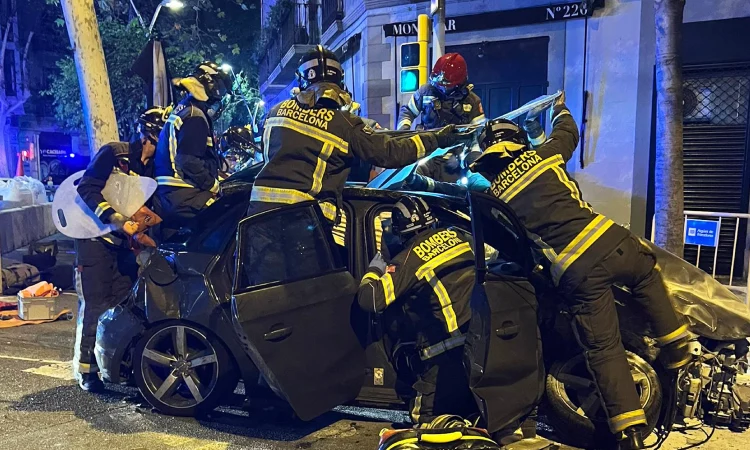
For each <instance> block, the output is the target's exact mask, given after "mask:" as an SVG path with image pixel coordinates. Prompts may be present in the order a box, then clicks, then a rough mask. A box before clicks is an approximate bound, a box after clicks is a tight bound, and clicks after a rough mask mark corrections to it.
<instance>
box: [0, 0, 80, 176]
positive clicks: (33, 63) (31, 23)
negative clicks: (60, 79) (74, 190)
mask: <svg viewBox="0 0 750 450" xmlns="http://www.w3.org/2000/svg"><path fill="white" fill-rule="evenodd" d="M26 1H27V0H23V1H19V0H0V21H2V24H3V25H2V27H3V30H5V27H6V25H7V24H10V27H11V30H10V33H9V39H8V45H7V46H6V50H5V55H4V58H5V60H4V64H3V69H4V77H3V78H4V85H3V86H2V89H4V93H5V98H6V99H7V100H8V102H9V103H11V104H12V103H13V102H16V101H17V99H18V98H20V96H21V95H22V93H23V91H24V90H28V93H30V97H29V98H28V99H27V100H26V101H25V103H24V104H23V105H22V106H21V107H20V108H18V109H17V110H15V111H14V112H13V114H11V115H9V116H8V117H7V118H6V123H5V124H4V127H5V128H4V131H5V132H4V133H3V139H4V148H5V154H4V155H0V156H2V157H4V158H5V159H6V164H7V167H8V168H9V174H10V175H11V176H13V175H14V174H15V171H16V167H17V163H18V158H19V157H20V158H22V159H23V161H24V172H25V174H26V175H29V176H33V177H35V178H38V179H41V180H44V179H46V178H47V176H49V175H52V176H53V179H54V182H55V184H58V183H60V182H62V180H64V179H65V178H67V176H68V175H70V174H72V173H74V172H76V171H77V170H81V168H85V167H86V163H87V162H88V160H89V149H88V145H87V141H86V138H85V136H84V137H83V138H81V136H80V134H79V133H77V132H73V133H70V132H66V131H64V130H61V129H60V127H59V126H58V124H57V123H56V122H55V119H54V107H53V103H52V97H50V96H46V95H42V92H43V91H46V90H47V89H49V87H50V85H49V83H50V80H49V79H50V76H51V75H52V74H54V73H55V72H56V71H57V70H58V69H57V65H56V62H57V61H58V60H59V59H60V58H62V57H63V56H65V55H66V54H69V53H70V51H69V49H68V38H67V34H66V31H65V27H64V26H59V25H58V24H57V23H56V19H58V18H60V17H61V16H62V12H61V11H60V10H59V7H58V8H56V7H54V6H53V5H52V6H51V5H46V3H45V2H44V0H28V1H29V2H30V3H24V2H26ZM22 4H25V5H26V7H20V8H19V6H22ZM30 33H33V35H32V37H31V39H30V40H29V51H28V56H27V60H26V61H25V64H26V73H25V74H24V72H23V70H22V66H23V64H24V61H23V54H24V50H25V45H26V42H27V39H28V36H29V34H30Z"/></svg>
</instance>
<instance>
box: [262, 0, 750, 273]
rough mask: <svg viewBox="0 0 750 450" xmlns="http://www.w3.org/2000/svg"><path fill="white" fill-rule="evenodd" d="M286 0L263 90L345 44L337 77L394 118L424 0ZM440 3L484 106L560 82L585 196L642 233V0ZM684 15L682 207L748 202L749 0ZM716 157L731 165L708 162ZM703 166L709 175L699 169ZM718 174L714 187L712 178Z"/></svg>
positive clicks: (646, 188)
mask: <svg viewBox="0 0 750 450" xmlns="http://www.w3.org/2000/svg"><path fill="white" fill-rule="evenodd" d="M277 1H284V0H277ZM277 1H273V0H271V1H266V0H264V4H263V8H264V13H265V14H270V12H271V10H272V9H273V8H274V4H275V3H277ZM291 3H293V9H292V11H293V12H292V13H291V14H290V15H289V18H288V20H287V22H285V23H284V25H283V26H282V27H281V30H280V36H282V37H280V39H278V41H279V42H278V44H274V45H276V46H277V47H278V49H277V50H274V51H273V52H268V53H267V58H266V61H265V66H262V67H261V78H260V79H261V83H262V86H261V93H262V95H263V96H264V99H265V100H266V102H267V103H268V104H273V103H275V102H278V101H280V100H282V99H284V98H287V97H288V95H289V92H290V89H291V88H292V87H293V86H294V84H295V83H294V70H295V66H296V63H297V61H298V59H299V56H300V55H301V54H302V53H304V51H306V50H308V49H309V48H310V46H311V45H314V44H317V43H318V42H321V43H322V44H324V45H326V46H328V47H330V48H332V49H334V50H335V51H336V52H337V54H339V55H340V56H341V57H342V60H343V63H344V69H345V71H346V83H347V86H348V87H349V89H350V91H351V92H352V93H353V94H354V98H355V100H356V101H357V102H359V103H361V104H362V114H363V115H366V116H368V117H370V118H372V119H375V120H377V121H378V122H379V123H380V124H382V125H383V126H387V127H390V128H392V127H394V124H395V121H396V117H397V111H398V107H399V105H400V104H402V103H403V102H404V101H408V98H409V95H402V94H399V86H398V82H399V76H398V74H399V67H398V61H399V46H400V45H401V44H403V43H405V42H411V41H415V40H416V33H414V30H412V29H411V28H412V27H413V24H414V23H415V22H416V20H417V16H418V15H419V14H427V13H429V8H430V2H428V1H413V0H406V1H405V0H322V1H321V2H315V1H314V0H311V1H301V0H297V1H296V2H291ZM446 3H447V4H446V17H447V20H446V29H447V30H446V51H458V52H460V53H461V54H462V55H463V56H464V57H465V58H466V60H467V63H468V66H469V81H470V82H472V83H473V84H474V85H475V91H476V92H477V93H478V94H479V95H480V97H481V98H482V100H483V104H484V107H485V110H487V115H488V117H494V116H498V115H500V114H502V113H504V112H507V111H509V110H511V109H513V108H515V107H517V106H518V105H520V104H523V103H524V102H526V101H528V100H530V99H533V98H535V97H536V96H538V95H540V94H543V93H552V92H555V91H557V90H565V92H566V94H567V104H568V106H569V107H570V109H571V111H572V113H573V115H574V117H575V118H576V120H577V121H578V123H579V124H580V125H581V126H582V139H581V144H580V147H579V149H578V151H577V152H576V154H575V156H574V159H573V160H572V161H570V163H569V170H570V171H571V172H572V173H573V174H574V176H575V178H576V180H577V181H578V183H579V184H580V185H581V189H582V191H583V193H584V195H585V197H586V199H587V200H588V201H589V202H590V203H592V205H593V206H594V208H595V209H596V210H598V211H599V212H601V213H603V214H606V215H608V216H610V217H612V218H613V219H614V220H616V221H617V222H619V223H621V224H625V225H627V226H629V227H630V228H631V229H632V230H633V231H634V232H636V233H637V234H640V235H644V234H646V233H647V232H648V229H649V228H650V220H651V214H652V213H651V210H652V200H650V199H651V198H652V197H653V180H652V174H653V170H650V169H651V168H652V166H653V131H654V123H653V121H654V113H653V109H654V99H655V92H654V73H655V71H654V61H655V25H654V2H653V0H604V1H602V0H598V1H595V2H593V5H590V9H591V10H590V11H583V10H582V8H584V7H585V6H583V5H585V4H586V2H584V3H581V2H566V1H564V0H447V1H446ZM534 8H537V9H536V10H535V11H531V10H533V9H534ZM550 15H554V16H555V17H552V18H551V17H550ZM316 16H317V17H316ZM561 16H563V17H561ZM684 21H685V26H684V34H683V39H682V40H683V53H682V54H683V59H684V61H683V62H684V65H685V76H686V84H685V89H686V102H688V101H689V102H690V103H689V104H687V103H686V112H685V115H686V116H685V123H686V136H685V139H686V175H685V176H686V204H687V206H686V207H687V208H688V209H696V208H698V209H707V208H710V207H712V206H711V205H713V207H714V208H718V209H719V210H722V211H727V212H747V211H748V202H749V200H748V192H747V191H748V187H747V186H748V185H749V184H750V182H748V180H750V178H748V174H749V171H748V161H747V154H748V132H747V130H748V117H747V109H748V108H747V105H748V101H750V91H749V90H748V83H749V82H750V78H748V76H750V72H749V71H748V68H750V65H749V64H748V63H750V46H747V45H746V44H744V43H746V42H748V41H749V40H750V2H748V1H747V0H687V4H686V8H685V16H684ZM493 24H497V26H494V25H493ZM403 34H407V36H403ZM719 110H721V111H723V112H722V113H721V114H719V113H718V111H719ZM712 136H715V137H717V139H719V141H718V142H719V145H718V147H720V148H718V149H714V150H716V151H717V152H723V153H716V155H724V156H721V157H718V156H717V158H714V159H713V161H712V158H711V156H710V155H706V153H705V152H706V151H707V150H706V149H705V148H702V147H701V142H703V143H705V142H706V141H707V140H708V141H713V139H712ZM701 155H703V157H702V156H701ZM721 158H724V160H725V161H726V163H727V164H728V165H731V167H726V165H727V164H725V166H720V165H718V166H717V165H716V163H717V161H719V160H721ZM707 161H708V162H707ZM706 164H708V166H707V165H706ZM709 166H710V167H713V169H707V167H709ZM725 169H731V170H732V174H731V177H732V179H731V180H727V179H725V177H724V176H723V175H724V174H725ZM709 172H710V174H711V177H713V178H711V177H708V178H706V176H707V173H709ZM730 181H731V183H730ZM715 182H719V183H723V184H721V186H722V187H721V188H717V189H714V190H711V189H712V188H711V187H710V186H711V185H712V183H714V184H715ZM722 192H732V194H731V197H732V201H731V202H729V201H728V200H727V201H724V200H723V199H725V198H727V197H726V195H723V194H722ZM714 210H716V209H714ZM743 227H744V226H743ZM724 231H725V232H727V233H729V232H733V231H730V230H729V229H728V228H727V230H724ZM740 234H741V235H742V234H744V233H742V232H741V233H740ZM743 245H744V244H743ZM740 251H741V250H740ZM740 254H741V253H740ZM740 259H741V258H740Z"/></svg>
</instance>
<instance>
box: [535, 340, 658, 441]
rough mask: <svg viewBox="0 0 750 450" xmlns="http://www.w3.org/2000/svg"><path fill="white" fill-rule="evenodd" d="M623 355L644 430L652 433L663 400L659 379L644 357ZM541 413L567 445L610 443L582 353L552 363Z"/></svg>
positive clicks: (610, 437)
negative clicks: (627, 365) (592, 417)
mask: <svg viewBox="0 0 750 450" xmlns="http://www.w3.org/2000/svg"><path fill="white" fill-rule="evenodd" d="M626 353H627V357H628V362H629V363H630V368H631V371H632V372H633V378H634V380H635V382H636V386H637V388H638V393H639V395H640V397H641V406H642V407H643V410H644V411H645V412H646V420H647V421H648V426H647V428H646V431H647V432H648V433H651V431H652V430H653V429H654V426H655V425H656V422H657V420H658V419H659V414H660V412H661V405H662V400H663V391H662V387H661V383H660V381H659V376H658V374H657V373H656V371H655V370H654V368H653V367H651V365H650V364H649V363H648V362H646V361H645V360H644V359H643V358H641V357H640V356H638V355H636V354H635V353H632V352H629V351H628V352H626ZM583 381H586V382H587V383H588V384H587V383H584V382H583ZM587 410H588V411H589V412H591V411H593V413H594V414H593V415H594V419H593V420H592V419H591V418H590V417H589V415H591V414H587V413H586V411H587ZM542 411H543V413H544V414H545V415H546V416H547V419H548V420H549V423H550V425H552V427H553V428H554V430H555V433H556V434H557V435H558V436H564V438H565V441H567V442H565V443H566V444H569V445H574V446H576V447H581V448H601V443H602V442H608V441H611V440H612V435H611V433H610V432H609V428H608V426H607V420H606V416H605V414H604V408H603V406H601V402H600V400H599V397H598V393H597V389H596V388H595V387H594V384H593V380H592V379H591V376H590V375H589V374H588V371H587V369H586V362H585V360H584V357H583V354H579V355H577V356H573V357H571V358H569V359H568V360H566V361H558V362H555V363H554V364H552V367H550V370H549V374H548V375H547V386H546V396H545V400H544V403H543V407H542Z"/></svg>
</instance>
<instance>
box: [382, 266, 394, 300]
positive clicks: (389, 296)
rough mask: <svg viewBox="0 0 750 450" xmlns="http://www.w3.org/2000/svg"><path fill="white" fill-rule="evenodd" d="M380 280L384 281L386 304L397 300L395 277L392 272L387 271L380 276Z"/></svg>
mask: <svg viewBox="0 0 750 450" xmlns="http://www.w3.org/2000/svg"><path fill="white" fill-rule="evenodd" d="M380 282H381V283H383V295H384V296H385V306H388V305H390V304H391V303H393V302H395V301H396V293H395V290H394V288H393V278H391V274H390V273H387V274H385V275H383V276H382V277H380Z"/></svg>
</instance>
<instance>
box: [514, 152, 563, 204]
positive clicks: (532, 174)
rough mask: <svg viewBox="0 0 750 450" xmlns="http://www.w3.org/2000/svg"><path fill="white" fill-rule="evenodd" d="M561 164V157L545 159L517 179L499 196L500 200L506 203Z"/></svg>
mask: <svg viewBox="0 0 750 450" xmlns="http://www.w3.org/2000/svg"><path fill="white" fill-rule="evenodd" d="M563 163H564V161H563V159H562V156H560V155H555V156H552V157H549V158H547V159H545V160H544V161H542V162H540V163H539V164H537V165H536V166H534V167H532V168H531V169H529V171H528V172H526V173H525V174H523V175H522V176H521V177H519V178H518V179H517V180H516V181H515V183H514V184H513V185H512V186H511V187H510V188H508V189H507V190H506V191H505V192H503V193H502V194H500V200H502V201H504V202H506V203H508V202H509V201H510V200H511V199H512V198H513V197H515V196H516V195H518V194H519V193H521V191H523V190H524V189H526V187H528V185H529V184H531V182H532V181H534V180H536V179H537V178H539V176H540V175H541V174H543V173H544V172H546V171H547V170H549V169H551V168H552V167H555V166H557V165H560V164H563Z"/></svg>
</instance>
